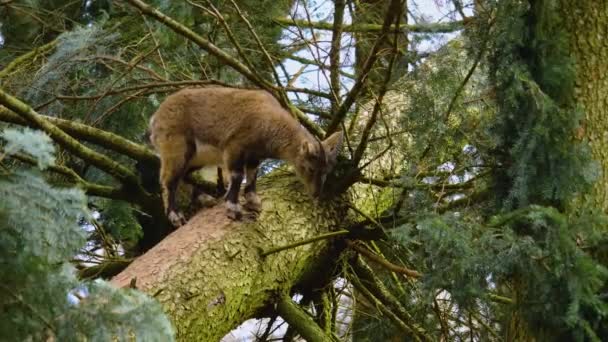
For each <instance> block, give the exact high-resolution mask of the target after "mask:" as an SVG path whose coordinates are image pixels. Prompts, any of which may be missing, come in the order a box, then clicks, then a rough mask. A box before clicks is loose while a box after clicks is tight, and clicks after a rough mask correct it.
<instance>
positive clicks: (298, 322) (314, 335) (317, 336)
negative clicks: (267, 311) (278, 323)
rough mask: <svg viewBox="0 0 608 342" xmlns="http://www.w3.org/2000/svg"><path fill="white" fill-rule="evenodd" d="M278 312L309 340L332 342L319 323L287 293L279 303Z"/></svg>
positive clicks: (313, 341) (312, 341)
mask: <svg viewBox="0 0 608 342" xmlns="http://www.w3.org/2000/svg"><path fill="white" fill-rule="evenodd" d="M277 313H278V314H279V315H280V316H281V317H282V318H283V319H284V320H285V321H286V322H287V323H289V326H293V327H294V329H295V330H296V331H297V332H298V333H299V334H300V336H302V337H303V338H304V339H305V340H306V341H309V342H332V339H331V338H330V337H329V336H327V335H326V334H325V332H323V330H322V329H321V328H320V327H319V325H318V324H317V323H315V321H314V320H313V319H312V317H310V315H308V314H307V313H306V312H304V310H302V309H301V308H300V307H298V306H297V305H296V303H294V302H293V301H292V300H291V298H289V296H287V295H282V296H281V298H280V299H279V301H278V303H277Z"/></svg>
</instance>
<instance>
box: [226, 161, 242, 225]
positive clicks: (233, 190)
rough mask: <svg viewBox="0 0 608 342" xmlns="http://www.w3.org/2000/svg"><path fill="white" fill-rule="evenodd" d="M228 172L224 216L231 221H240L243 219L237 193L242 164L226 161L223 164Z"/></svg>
mask: <svg viewBox="0 0 608 342" xmlns="http://www.w3.org/2000/svg"><path fill="white" fill-rule="evenodd" d="M225 164H226V165H227V166H228V171H229V172H230V185H228V191H226V195H225V196H224V197H225V199H226V215H227V216H228V217H229V218H231V219H233V220H240V219H241V218H242V217H243V214H242V212H241V206H240V205H239V192H240V190H241V183H243V176H244V175H243V169H244V163H242V162H241V161H239V160H236V161H230V160H226V163H225Z"/></svg>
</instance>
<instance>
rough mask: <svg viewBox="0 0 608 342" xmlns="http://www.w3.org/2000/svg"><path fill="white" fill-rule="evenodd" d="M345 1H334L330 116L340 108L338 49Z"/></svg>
mask: <svg viewBox="0 0 608 342" xmlns="http://www.w3.org/2000/svg"><path fill="white" fill-rule="evenodd" d="M345 6H346V1H345V0H336V1H334V25H333V26H334V27H333V32H332V35H331V49H330V50H329V79H330V83H329V84H330V86H331V92H332V95H333V96H332V98H331V112H332V114H334V113H336V112H337V111H338V108H340V48H341V45H342V24H343V23H342V22H343V20H344V7H345Z"/></svg>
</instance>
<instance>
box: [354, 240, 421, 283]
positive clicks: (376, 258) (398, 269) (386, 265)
mask: <svg viewBox="0 0 608 342" xmlns="http://www.w3.org/2000/svg"><path fill="white" fill-rule="evenodd" d="M346 244H347V245H348V246H349V247H350V248H352V249H354V250H355V251H357V252H358V253H360V254H361V255H363V256H365V257H366V258H367V259H369V260H370V261H373V262H374V263H376V264H378V265H380V266H382V267H384V268H386V269H387V270H389V271H392V272H395V273H399V274H403V275H406V276H408V277H411V278H420V277H421V276H422V274H421V273H420V272H418V271H416V270H412V269H409V268H407V267H405V266H399V265H395V264H393V263H391V262H390V261H388V260H386V259H384V258H382V257H381V256H379V255H377V254H375V253H373V252H372V251H370V250H369V249H367V248H365V247H363V246H360V245H359V244H357V243H356V242H353V241H351V240H346Z"/></svg>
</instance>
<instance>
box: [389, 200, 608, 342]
mask: <svg viewBox="0 0 608 342" xmlns="http://www.w3.org/2000/svg"><path fill="white" fill-rule="evenodd" d="M590 214H595V213H590ZM607 223H608V222H607V221H606V220H605V218H602V217H601V216H598V215H590V216H586V217H584V218H583V217H577V218H568V217H566V216H565V215H563V214H561V213H559V212H558V211H557V210H555V209H554V208H550V207H540V206H530V207H526V208H523V209H520V210H517V211H514V212H511V213H508V214H504V215H500V216H496V217H494V218H492V219H491V220H490V221H489V222H488V223H487V224H484V223H483V222H481V221H479V220H472V219H466V218H462V217H461V215H457V214H453V213H449V214H445V215H441V216H439V215H432V214H431V215H425V216H423V217H420V218H419V219H418V220H416V223H415V224H409V225H404V226H402V227H400V228H398V229H396V230H394V231H393V232H392V234H393V235H392V236H393V237H394V238H395V239H396V241H398V242H399V243H400V244H402V245H404V246H409V247H410V248H411V246H412V242H414V241H415V242H416V245H418V246H420V247H415V249H416V250H415V253H414V254H413V257H412V258H410V262H412V263H413V264H414V265H417V266H418V269H419V270H420V271H422V272H423V273H424V274H425V276H424V277H423V279H422V284H421V285H420V289H422V290H423V291H424V294H423V295H422V296H423V298H426V300H424V301H422V302H421V304H418V305H426V304H424V303H428V302H432V300H433V298H434V297H435V296H436V295H437V293H438V291H441V290H445V291H447V292H448V293H449V296H450V298H451V299H452V300H454V301H455V302H456V303H457V304H458V309H459V310H460V309H463V308H464V309H473V308H478V307H480V306H482V307H483V306H491V305H492V302H491V300H492V298H491V297H490V294H491V292H492V289H494V288H497V289H502V286H501V284H504V283H505V282H509V281H513V279H516V281H517V283H518V284H519V285H520V287H521V289H523V290H522V291H521V292H520V293H518V297H517V298H516V299H515V302H516V305H517V309H518V310H519V311H520V312H522V313H523V314H524V316H525V318H526V319H527V321H528V322H530V323H531V324H534V325H537V326H542V327H544V328H547V327H550V328H551V329H554V331H562V330H563V329H564V327H568V328H570V329H571V330H572V331H574V334H577V333H578V334H580V335H584V334H583V332H586V330H587V329H586V327H588V326H591V323H592V322H589V321H588V320H587V317H585V314H584V313H585V310H587V311H588V310H589V308H592V310H593V312H594V315H593V316H592V317H593V319H592V320H597V319H602V318H605V317H606V315H608V304H607V303H605V302H603V301H602V300H601V299H600V296H599V295H598V292H599V290H600V289H601V288H602V286H603V284H604V282H605V281H606V280H608V270H606V269H605V268H604V267H603V266H601V265H600V264H598V263H597V262H596V261H594V260H593V259H592V258H591V257H590V256H589V254H587V253H585V252H584V250H583V249H582V248H581V247H582V246H580V245H579V244H584V247H586V248H591V247H594V246H596V245H600V244H603V243H606V239H605V237H602V236H601V235H598V234H593V231H594V230H595V229H596V227H598V226H600V227H601V226H605V225H606V224H607ZM581 236H585V237H587V238H586V240H585V241H584V242H581V241H580V239H581ZM583 308H585V309H583ZM499 312H500V309H499V308H496V312H495V314H498V313H499ZM587 332H588V331H587ZM591 333H592V332H591ZM591 336H593V335H591Z"/></svg>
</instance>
